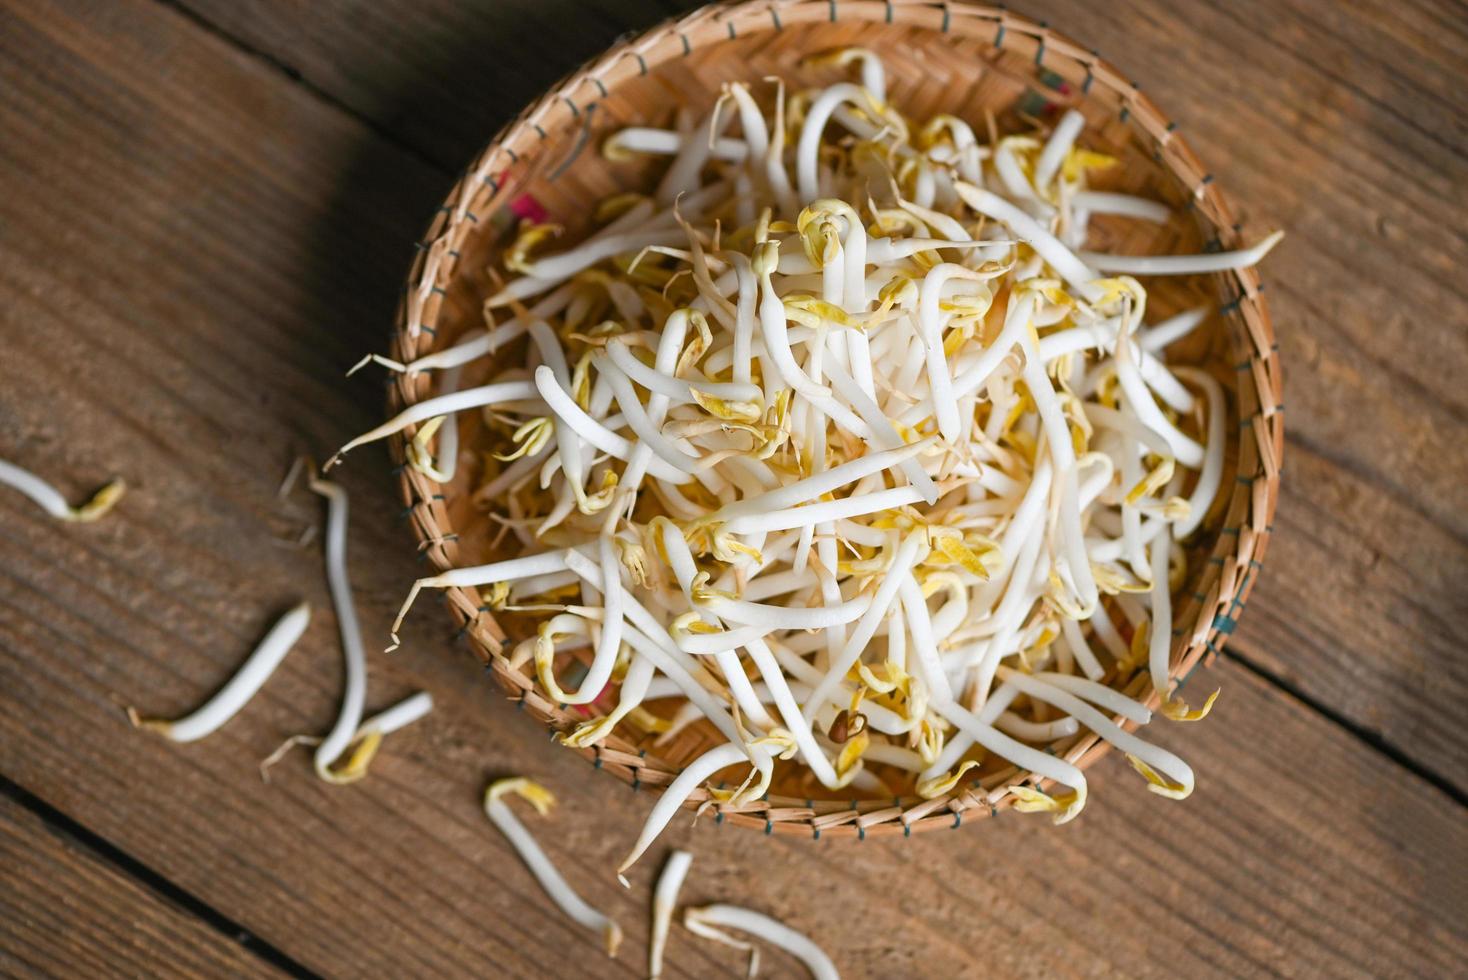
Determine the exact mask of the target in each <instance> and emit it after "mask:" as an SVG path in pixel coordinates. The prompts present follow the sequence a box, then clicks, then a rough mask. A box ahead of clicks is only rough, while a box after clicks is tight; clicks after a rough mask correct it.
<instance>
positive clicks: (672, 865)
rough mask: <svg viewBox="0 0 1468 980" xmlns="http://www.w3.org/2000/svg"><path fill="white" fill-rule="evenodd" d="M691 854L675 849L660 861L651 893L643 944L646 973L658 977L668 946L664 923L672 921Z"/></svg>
mask: <svg viewBox="0 0 1468 980" xmlns="http://www.w3.org/2000/svg"><path fill="white" fill-rule="evenodd" d="M691 864H693V855H692V854H689V853H688V852H687V851H678V850H675V851H673V852H672V853H671V854H669V855H668V859H667V860H666V861H664V862H663V870H662V873H660V874H659V875H658V883H657V887H655V888H654V889H653V893H652V931H651V934H650V938H649V939H648V943H647V975H648V977H649V978H651V980H658V978H659V977H661V976H662V975H663V950H664V949H665V948H667V945H668V926H669V925H671V924H672V921H673V912H674V910H675V909H676V908H677V907H678V892H679V891H681V890H682V888H683V879H684V878H686V877H688V868H689V865H691Z"/></svg>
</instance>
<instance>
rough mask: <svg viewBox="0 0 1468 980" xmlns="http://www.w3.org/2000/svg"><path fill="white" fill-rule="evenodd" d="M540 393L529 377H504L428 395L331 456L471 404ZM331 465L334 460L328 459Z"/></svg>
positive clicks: (480, 405) (526, 397)
mask: <svg viewBox="0 0 1468 980" xmlns="http://www.w3.org/2000/svg"><path fill="white" fill-rule="evenodd" d="M536 397H538V396H537V395H536V391H535V385H533V384H531V383H530V382H529V381H501V382H498V383H496V384H489V385H482V386H480V387H478V388H466V389H464V390H463V391H456V392H454V393H453V394H451V395H440V396H438V397H437V398H429V399H427V400H425V401H421V402H418V403H417V404H415V405H411V406H409V407H408V408H406V409H404V410H403V411H401V412H399V413H398V414H397V415H394V416H393V417H392V418H391V419H389V420H387V421H386V422H384V423H382V424H381V425H379V426H378V427H377V428H375V429H372V430H370V431H368V432H364V433H362V435H360V436H358V437H357V438H355V439H353V440H351V441H350V442H348V443H347V444H346V445H344V446H342V447H341V448H340V449H338V450H337V451H336V455H335V456H334V457H332V460H337V459H340V458H341V457H342V456H345V455H346V454H347V453H349V452H351V451H352V450H353V449H356V448H357V447H358V446H361V445H365V444H366V443H369V442H376V441H377V440H378V439H385V438H387V437H388V436H390V435H392V434H393V433H394V432H401V431H402V430H403V429H406V428H407V427H408V426H410V425H416V424H417V423H419V422H426V421H427V420H429V419H431V418H434V417H436V416H439V415H452V414H453V413H455V412H462V411H464V410H466V409H471V408H483V407H485V406H486V405H500V404H503V403H505V402H514V401H524V400H526V399H534V398H536ZM327 465H328V466H329V465H331V462H330V461H328V464H327Z"/></svg>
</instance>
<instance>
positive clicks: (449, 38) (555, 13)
mask: <svg viewBox="0 0 1468 980" xmlns="http://www.w3.org/2000/svg"><path fill="white" fill-rule="evenodd" d="M181 6H183V7H185V8H186V9H188V10H190V11H194V12H197V14H198V15H199V16H200V17H201V18H202V20H204V21H205V22H207V23H208V24H209V25H210V26H211V27H213V28H217V29H219V30H221V31H223V32H224V33H226V34H228V35H229V36H230V37H233V38H238V39H239V40H240V41H242V42H243V43H245V44H247V45H249V46H250V47H251V48H253V49H255V50H258V51H261V52H264V53H265V54H267V55H268V56H270V57H271V58H275V59H278V60H279V61H280V62H281V63H282V64H283V65H285V66H286V67H287V68H288V69H289V70H290V71H292V72H294V73H298V74H299V76H300V77H301V78H302V79H303V80H304V81H305V83H306V84H308V85H310V86H312V87H313V88H317V89H319V90H321V91H323V92H325V93H327V94H328V95H329V96H330V97H331V98H332V99H334V100H338V101H340V103H341V104H342V105H343V106H345V107H347V108H348V109H350V110H351V111H352V112H355V113H359V114H360V115H362V116H363V117H365V118H367V119H370V120H372V121H373V122H374V123H375V124H376V125H378V126H380V127H381V128H382V129H383V130H384V131H385V132H389V133H391V134H393V135H394V136H397V137H400V138H401V139H403V140H404V141H405V142H406V143H408V144H410V145H412V146H413V147H414V148H416V149H418V150H420V151H421V152H422V153H423V154H424V155H425V156H427V157H429V158H431V159H432V160H434V161H436V162H437V163H438V164H439V165H440V166H442V167H445V168H447V169H449V170H452V171H454V172H457V171H458V170H459V169H460V168H462V167H463V166H464V165H465V164H466V163H467V162H468V160H469V158H470V157H471V156H472V155H473V154H474V153H476V152H477V151H478V150H479V149H480V147H482V146H483V145H484V142H485V139H486V137H487V136H488V135H489V134H490V133H493V132H494V131H495V130H497V129H498V128H499V127H500V126H501V125H503V124H504V123H505V122H507V121H508V120H509V119H510V117H512V116H513V115H514V114H515V113H517V112H519V111H520V110H521V109H522V108H524V107H525V106H526V105H528V104H529V103H530V102H531V100H533V99H534V98H536V97H537V96H539V95H540V93H541V92H544V91H545V90H546V89H547V88H548V87H549V86H550V85H552V84H553V83H554V82H555V81H556V80H557V79H558V78H560V77H561V76H562V75H564V74H566V72H568V71H570V70H572V69H573V68H575V66H576V65H578V64H580V63H581V62H583V61H585V60H587V59H589V58H592V57H595V56H596V55H598V54H600V53H601V52H602V51H604V50H606V49H607V48H608V47H610V46H611V45H612V43H613V42H614V41H615V40H616V39H617V37H618V36H619V35H621V34H624V33H626V32H628V31H641V30H644V29H645V28H648V27H651V26H652V25H654V24H656V23H658V22H659V21H662V20H664V19H666V18H667V17H669V16H671V15H673V14H675V13H682V12H685V11H687V10H689V9H692V7H691V6H689V5H688V4H685V3H680V2H678V0H618V2H616V3H585V2H577V0H571V2H567V0H550V2H547V0H490V2H479V3H460V2H456V0H425V2H421V3H411V4H395V3H374V4H370V5H366V6H364V7H362V8H360V9H358V10H357V11H355V12H354V13H353V14H352V15H351V16H344V10H343V8H342V7H340V6H336V5H332V4H292V3H264V4H258V5H251V6H250V7H248V8H246V7H243V6H240V5H238V4H232V3H229V2H227V0H226V2H214V0H208V2H205V3H192V2H189V3H184V4H182V5H181Z"/></svg>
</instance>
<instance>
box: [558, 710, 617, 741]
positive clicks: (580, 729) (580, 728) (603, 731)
mask: <svg viewBox="0 0 1468 980" xmlns="http://www.w3.org/2000/svg"><path fill="white" fill-rule="evenodd" d="M621 720H622V719H621V717H620V716H619V715H618V714H617V712H616V711H613V712H612V713H611V714H609V715H604V716H602V717H601V718H597V719H595V720H593V721H585V722H582V723H581V724H580V725H577V726H576V728H575V729H574V730H572V731H569V732H563V733H561V734H559V735H557V736H556V741H557V742H560V743H561V744H562V745H566V746H569V747H571V748H573V749H584V748H588V747H590V746H592V745H595V744H596V743H597V742H600V741H601V740H602V739H604V738H606V737H607V736H608V735H610V734H611V733H612V729H613V728H615V727H617V722H619V721H621Z"/></svg>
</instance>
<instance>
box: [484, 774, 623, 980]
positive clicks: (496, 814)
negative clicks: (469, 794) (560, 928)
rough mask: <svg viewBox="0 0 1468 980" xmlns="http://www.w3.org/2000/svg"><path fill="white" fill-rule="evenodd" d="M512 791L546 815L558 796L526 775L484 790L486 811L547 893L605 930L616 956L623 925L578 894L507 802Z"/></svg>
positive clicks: (577, 917)
mask: <svg viewBox="0 0 1468 980" xmlns="http://www.w3.org/2000/svg"><path fill="white" fill-rule="evenodd" d="M510 793H514V794H516V795H518V796H521V797H523V798H524V799H525V800H527V801H528V802H529V803H530V804H531V805H532V806H533V807H535V809H536V811H537V812H539V813H540V814H541V815H542V816H544V815H545V814H546V813H548V812H550V808H551V807H552V806H554V805H555V797H553V796H551V794H550V792H549V791H548V790H546V789H545V787H543V786H541V785H540V784H539V783H534V782H531V781H530V780H528V779H525V778H523V777H517V778H511V779H499V780H496V781H494V782H493V783H490V784H489V788H488V789H487V790H485V791H484V815H485V816H487V817H489V820H490V822H491V823H493V824H494V825H495V826H496V827H498V828H499V830H500V833H502V834H504V835H505V839H506V840H508V841H509V842H510V846H511V847H513V848H514V849H515V852H516V853H517V854H518V855H519V856H520V860H521V861H523V862H524V863H525V867H527V868H529V869H530V873H531V874H532V875H534V876H535V880H536V881H537V882H539V884H540V887H541V888H542V889H543V890H544V891H545V893H546V895H548V896H550V899H551V901H553V902H555V903H556V906H557V907H558V908H559V909H560V910H561V911H562V912H565V913H566V915H567V916H568V917H570V918H571V919H572V920H573V921H574V922H575V923H576V924H577V925H580V926H583V927H585V928H587V929H591V930H593V931H595V932H599V933H601V935H602V938H603V940H604V942H605V944H606V951H607V955H608V956H616V955H617V947H618V946H620V945H622V928H621V927H620V926H619V925H617V923H615V922H613V921H612V920H611V919H610V918H608V917H607V916H606V915H605V914H603V913H601V912H598V911H597V910H596V909H594V908H592V907H591V906H590V905H588V904H586V900H585V899H583V898H582V897H581V896H580V895H578V894H576V892H575V891H574V890H573V889H572V888H571V886H570V885H569V884H568V883H567V882H566V879H565V878H564V877H563V876H562V875H561V872H560V871H559V870H557V869H556V866H555V865H554V864H553V863H551V859H550V858H549V857H548V856H547V855H546V853H545V851H543V850H541V847H540V844H539V843H538V842H537V841H536V839H535V838H534V837H533V836H531V834H530V831H528V830H526V829H525V825H524V824H522V823H521V822H520V818H519V817H516V816H515V814H514V812H513V811H512V810H511V809H510V807H509V805H508V804H506V803H505V800H504V797H505V796H506V795H508V794H510Z"/></svg>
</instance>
